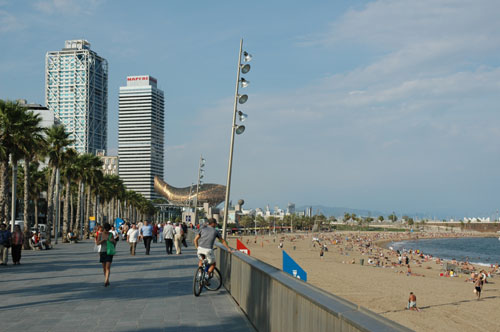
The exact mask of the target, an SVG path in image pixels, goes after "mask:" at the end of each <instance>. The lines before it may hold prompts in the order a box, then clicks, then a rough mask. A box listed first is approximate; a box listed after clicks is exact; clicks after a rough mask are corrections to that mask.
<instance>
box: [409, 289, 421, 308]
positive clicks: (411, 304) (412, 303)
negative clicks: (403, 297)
mask: <svg viewBox="0 0 500 332" xmlns="http://www.w3.org/2000/svg"><path fill="white" fill-rule="evenodd" d="M406 309H408V310H412V311H420V309H418V307H417V296H416V295H415V294H413V292H410V297H409V298H408V305H407V306H406Z"/></svg>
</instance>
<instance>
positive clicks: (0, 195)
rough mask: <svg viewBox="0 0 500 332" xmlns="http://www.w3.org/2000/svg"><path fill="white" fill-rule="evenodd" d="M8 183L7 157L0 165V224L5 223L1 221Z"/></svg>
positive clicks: (4, 208) (3, 214)
mask: <svg viewBox="0 0 500 332" xmlns="http://www.w3.org/2000/svg"><path fill="white" fill-rule="evenodd" d="M8 181H9V156H6V159H5V160H2V161H1V163H0V223H1V222H4V221H7V220H3V219H4V216H5V210H6V204H7V193H8V191H7V188H8Z"/></svg>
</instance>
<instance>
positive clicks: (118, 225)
mask: <svg viewBox="0 0 500 332" xmlns="http://www.w3.org/2000/svg"><path fill="white" fill-rule="evenodd" d="M123 223H124V221H123V219H120V218H116V220H115V229H116V230H118V229H119V228H120V226H121V225H122V224H123Z"/></svg>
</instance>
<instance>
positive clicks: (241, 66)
mask: <svg viewBox="0 0 500 332" xmlns="http://www.w3.org/2000/svg"><path fill="white" fill-rule="evenodd" d="M242 50H243V39H241V40H240V51H239V53H238V70H237V74H236V89H235V93H234V107H233V122H232V125H231V143H230V145H229V165H228V168H227V183H226V199H225V201H224V223H223V224H222V237H223V238H224V239H226V236H227V235H226V233H227V232H226V229H227V218H228V215H229V193H230V189H231V173H232V168H233V150H234V134H235V133H236V134H237V135H240V134H243V132H244V131H245V126H243V125H237V124H236V119H237V115H238V117H239V120H240V121H241V122H243V121H244V120H245V119H246V118H247V115H246V114H245V113H243V112H241V111H238V108H237V106H238V103H240V104H244V103H246V101H247V100H248V95H245V94H244V95H240V94H239V88H240V84H241V87H242V88H246V87H247V86H248V84H249V83H250V82H249V81H247V80H246V79H244V78H240V74H246V73H248V72H249V71H250V65H249V64H248V63H245V62H249V61H250V60H251V59H252V56H251V55H250V54H249V53H248V52H242ZM242 55H243V58H242ZM242 60H243V62H242Z"/></svg>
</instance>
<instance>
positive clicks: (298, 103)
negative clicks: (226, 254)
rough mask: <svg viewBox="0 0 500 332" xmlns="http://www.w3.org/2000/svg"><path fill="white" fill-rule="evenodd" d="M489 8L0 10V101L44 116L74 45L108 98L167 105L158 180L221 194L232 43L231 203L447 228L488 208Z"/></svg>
mask: <svg viewBox="0 0 500 332" xmlns="http://www.w3.org/2000/svg"><path fill="white" fill-rule="evenodd" d="M499 12H500V2H498V1H496V0H491V1H489V0H484V1H483V0H476V1H460V0H454V1H450V0H420V1H413V0H378V1H352V0H351V1H347V0H346V1H307V2H306V1H260V0H256V1H252V2H238V3H235V2H234V1H210V2H209V1H159V0H158V1H152V0H149V1H117V0H115V1H112V0H108V1H104V0H89V1H84V0H39V1H8V0H7V1H6V0H0V98H2V99H18V98H23V99H27V100H28V101H29V102H36V103H41V104H45V101H44V99H45V97H44V89H45V85H44V71H45V68H44V66H45V54H46V53H47V52H48V51H56V50H60V49H61V48H62V47H63V46H64V41H65V40H70V39H86V40H88V41H89V42H90V43H91V48H92V49H93V50H94V51H96V52H97V53H98V54H99V55H100V56H102V57H104V58H106V59H107V60H108V62H109V85H108V90H109V101H108V122H109V128H108V149H109V154H116V153H117V148H118V133H117V131H118V129H117V128H118V90H119V87H120V86H124V85H125V84H126V76H129V75H151V76H154V77H156V78H157V79H158V87H159V88H160V89H162V90H163V91H164V92H165V118H166V120H165V180H166V181H167V182H169V183H170V184H172V185H174V186H177V187H185V186H189V185H190V184H191V183H192V182H196V180H197V173H198V161H199V158H200V155H203V157H204V158H205V159H206V167H205V170H206V172H205V174H206V175H205V180H206V183H220V184H225V183H226V173H227V167H228V166H227V165H228V155H229V143H230V134H231V121H232V112H233V98H234V87H235V81H236V72H237V61H238V50H239V43H240V39H241V38H243V43H244V44H243V48H244V50H247V51H248V52H249V53H251V54H252V55H253V59H252V61H251V63H250V64H251V66H252V69H251V71H250V72H249V73H248V74H246V75H244V77H245V79H247V80H248V81H250V86H249V87H248V88H246V89H245V90H244V91H241V92H242V93H243V92H244V93H246V94H248V96H249V100H248V102H247V103H246V104H244V105H241V106H239V108H238V109H239V110H241V111H243V112H244V113H247V114H248V116H249V117H248V119H247V120H246V121H245V123H244V124H245V126H246V131H245V133H244V134H242V135H239V136H237V137H236V138H235V147H234V162H233V173H232V185H231V200H232V201H233V202H235V201H237V200H238V199H240V198H242V199H244V200H245V202H246V203H245V206H244V207H246V208H250V207H252V208H255V207H264V206H265V205H267V204H269V205H270V206H271V207H274V206H275V205H278V206H281V207H282V208H285V207H286V204H287V203H288V202H294V203H295V204H296V205H297V206H301V205H316V204H320V205H325V206H338V207H340V206H342V207H349V208H359V209H369V210H377V211H387V212H392V211H395V212H396V213H398V212H399V213H407V214H410V213H416V212H418V213H424V214H428V215H429V216H433V215H441V216H445V217H454V218H461V217H464V216H496V214H497V210H498V209H499V208H500V199H499V195H498V185H499V182H500V172H499V170H500V167H499V166H500V144H498V143H499V142H500V127H499V125H498V124H499V123H500V112H499V106H498V105H499V101H500V58H499V57H498V54H500V33H499V31H500V20H499V19H498V13H499Z"/></svg>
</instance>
